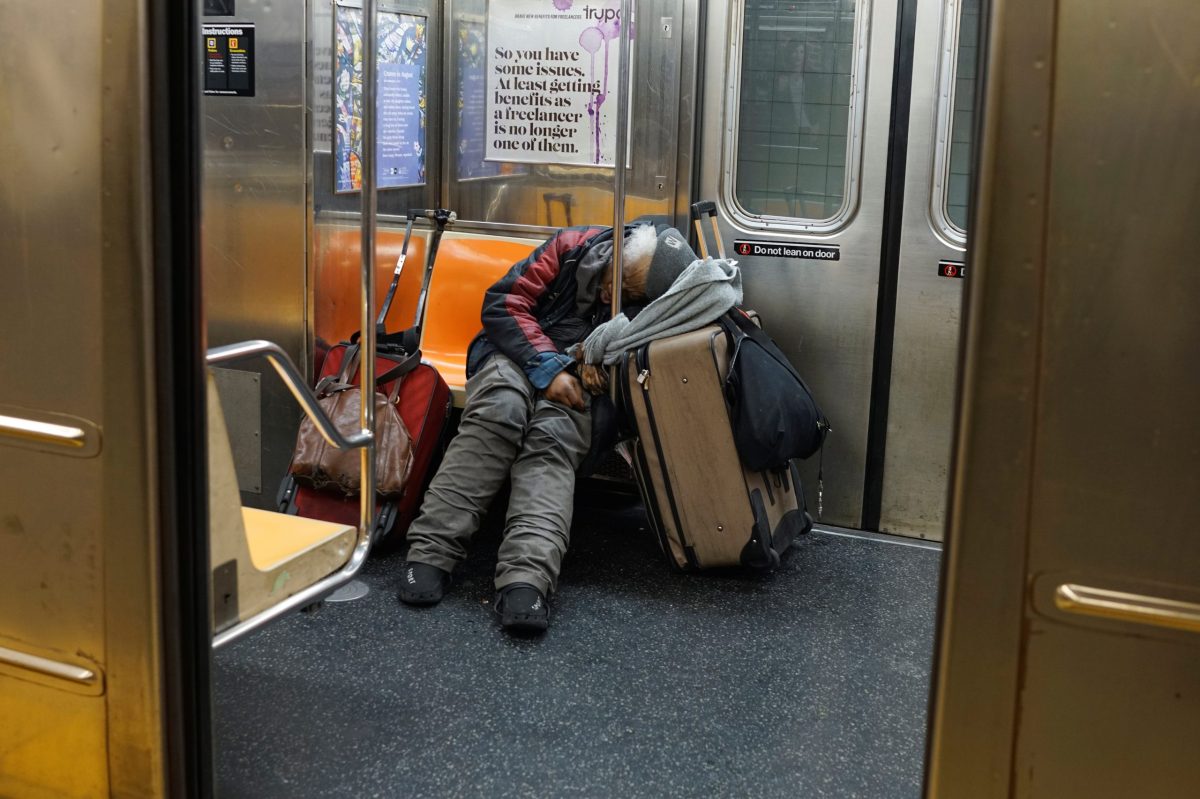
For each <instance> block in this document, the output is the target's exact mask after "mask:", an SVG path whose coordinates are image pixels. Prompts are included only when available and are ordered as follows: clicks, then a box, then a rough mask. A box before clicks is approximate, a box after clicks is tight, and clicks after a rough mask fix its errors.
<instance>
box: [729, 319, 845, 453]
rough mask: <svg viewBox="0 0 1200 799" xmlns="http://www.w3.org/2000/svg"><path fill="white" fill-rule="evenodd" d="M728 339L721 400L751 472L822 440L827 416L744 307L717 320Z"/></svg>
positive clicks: (810, 450) (814, 446) (810, 449)
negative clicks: (727, 356)
mask: <svg viewBox="0 0 1200 799" xmlns="http://www.w3.org/2000/svg"><path fill="white" fill-rule="evenodd" d="M718 323H719V324H720V325H721V327H722V329H723V330H724V331H725V335H726V337H727V338H728V341H729V351H730V360H729V374H728V376H726V378H725V401H726V403H727V404H728V405H729V419H730V423H731V425H732V427H733V440H734V442H735V443H736V445H737V450H738V455H739V456H740V457H741V459H742V463H743V464H745V466H746V468H747V469H750V470H752V471H767V470H779V469H785V468H787V465H788V461H790V460H792V459H793V458H801V459H803V458H808V457H810V456H811V455H813V453H815V452H816V451H817V450H819V449H820V448H821V446H822V445H823V444H824V443H825V436H826V435H827V434H828V433H829V430H830V427H829V420H828V419H827V418H826V417H825V414H824V413H822V412H821V409H820V408H819V407H818V406H817V401H816V399H814V398H813V394H812V391H810V390H809V388H808V386H807V385H806V384H805V382H804V380H803V379H801V377H800V375H799V373H798V372H797V371H796V369H795V367H793V366H792V365H791V363H789V362H788V359H787V356H786V355H784V354H783V352H782V351H781V350H780V349H779V347H778V345H776V344H775V342H774V341H772V340H771V337H770V336H768V335H767V334H766V333H764V332H763V331H762V330H761V329H760V328H759V327H758V325H756V324H755V323H754V321H753V320H752V319H751V318H750V317H749V316H747V315H746V313H745V312H743V311H741V310H739V309H737V308H734V309H733V310H731V311H730V312H729V313H727V314H726V315H725V316H723V317H721V319H720V320H719V322H718Z"/></svg>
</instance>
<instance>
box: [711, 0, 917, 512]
mask: <svg viewBox="0 0 1200 799" xmlns="http://www.w3.org/2000/svg"><path fill="white" fill-rule="evenodd" d="M706 30H707V39H706V42H705V53H706V55H705V56H704V58H703V61H702V63H703V64H704V72H703V76H704V85H703V103H704V105H703V112H702V121H701V124H700V126H699V127H700V136H701V142H700V148H701V152H702V156H703V157H702V167H701V173H700V186H699V192H698V194H699V196H700V197H704V198H709V197H712V198H716V199H717V202H718V206H719V208H720V217H721V230H722V235H723V237H724V239H725V241H726V242H727V243H728V245H729V249H730V250H731V253H730V257H733V258H735V259H737V260H738V262H739V264H740V265H741V267H742V270H743V277H744V283H745V298H746V299H745V304H746V305H747V307H751V308H754V309H755V310H757V311H758V312H759V313H760V314H761V315H762V317H763V320H764V324H765V327H766V329H767V331H768V332H769V333H770V334H771V335H772V336H773V337H774V338H775V340H776V341H778V342H779V344H780V346H781V347H782V348H783V350H784V351H785V352H786V353H787V355H788V357H789V358H791V359H792V361H793V363H795V364H796V365H797V367H798V368H799V370H800V372H801V374H802V375H804V377H805V379H806V380H807V381H808V382H809V384H810V385H811V387H812V389H813V391H814V392H815V393H816V395H817V398H818V400H819V402H820V403H821V406H822V408H823V409H824V410H825V412H826V414H827V415H828V416H829V419H830V422H831V425H832V427H833V433H832V434H831V435H830V437H829V439H828V442H827V443H826V446H825V452H824V457H823V466H824V468H823V472H824V492H823V502H822V503H820V504H819V503H818V496H817V493H818V492H817V472H818V462H819V461H820V458H818V457H816V456H814V457H813V458H811V459H810V460H809V461H808V462H807V463H806V464H805V466H804V469H805V471H804V475H805V488H806V492H807V495H808V501H809V506H810V510H812V512H813V515H814V516H816V515H817V513H816V511H817V509H818V508H819V507H820V509H821V511H822V513H821V520H822V521H824V522H827V523H831V524H837V525H843V526H847V527H860V526H861V525H862V521H863V515H862V509H863V481H864V474H865V464H866V455H867V426H868V417H869V412H870V405H871V372H872V361H873V351H874V344H875V318H876V298H877V294H878V284H879V262H880V246H881V241H882V224H883V212H884V192H885V177H886V171H887V152H888V141H889V116H890V111H891V109H890V103H891V88H892V72H893V61H894V58H895V34H896V3H895V0H879V1H878V2H875V3H870V2H866V0H836V2H829V0H819V1H818V0H796V1H795V2H790V3H787V4H779V3H775V2H767V0H745V2H736V1H735V2H713V3H709V4H708V18H707V24H706ZM868 63H869V64H870V70H869V71H868V69H867V65H868ZM735 242H736V243H735Z"/></svg>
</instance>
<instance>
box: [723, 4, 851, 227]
mask: <svg viewBox="0 0 1200 799" xmlns="http://www.w3.org/2000/svg"><path fill="white" fill-rule="evenodd" d="M861 16H864V15H860V14H858V3H857V2H855V0H832V1H831V0H789V1H788V2H778V0H747V2H746V3H745V4H744V7H743V19H742V26H741V28H742V52H741V70H740V71H739V73H738V75H737V76H735V77H734V78H733V80H734V81H735V85H733V86H731V89H732V90H733V96H734V97H735V98H736V100H735V102H736V103H737V106H736V107H737V111H738V113H737V115H736V118H737V139H736V143H735V144H734V143H731V144H732V145H733V147H735V148H736V150H735V153H727V161H726V163H727V164H730V165H731V166H732V169H733V179H732V180H731V181H728V184H729V185H731V186H732V189H733V192H732V197H730V198H729V199H731V200H732V201H733V203H732V205H733V208H734V209H735V213H736V212H738V211H740V212H741V213H742V214H744V215H746V216H749V217H751V218H756V221H759V222H763V221H767V219H769V218H771V217H776V218H783V219H786V220H788V222H787V223H785V224H791V225H794V226H796V227H800V228H804V229H810V230H812V229H831V228H834V227H836V226H837V225H839V224H840V223H841V221H842V220H843V219H845V218H846V217H848V216H849V214H850V210H851V208H850V205H851V200H852V198H853V194H854V192H852V191H851V187H852V186H854V185H855V182H856V176H855V174H854V173H855V170H856V167H857V158H856V157H854V154H855V153H857V151H858V147H857V143H858V140H859V135H860V134H859V124H858V121H859V119H860V114H859V109H860V108H861V102H860V90H859V89H857V88H856V86H857V83H858V82H857V81H856V80H855V75H856V74H857V73H858V71H859V69H858V67H859V62H860V56H861V54H862V52H864V45H863V41H864V38H865V36H864V32H863V31H860V30H859V29H860V27H861V26H860V24H859V21H860V17H861ZM730 155H735V157H729V156H730ZM797 222H798V223H799V224H797Z"/></svg>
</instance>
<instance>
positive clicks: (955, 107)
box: [931, 0, 979, 244]
mask: <svg viewBox="0 0 1200 799" xmlns="http://www.w3.org/2000/svg"><path fill="white" fill-rule="evenodd" d="M942 40H943V44H942V66H941V84H940V87H941V88H940V95H941V96H940V102H939V110H938V145H937V160H936V164H937V166H936V168H935V181H934V192H933V207H932V209H931V210H932V212H933V221H934V224H935V226H936V227H937V228H938V229H939V230H941V232H942V233H943V234H944V235H945V236H947V237H948V238H949V239H951V240H952V241H954V242H956V243H959V244H963V243H965V242H966V235H967V202H968V192H969V189H970V184H971V164H972V160H971V143H972V136H973V129H972V128H973V126H972V118H973V114H974V111H975V88H976V80H975V77H976V72H975V70H976V57H977V55H978V51H979V0H949V2H948V3H947V4H946V26H945V30H944V32H943V39H942Z"/></svg>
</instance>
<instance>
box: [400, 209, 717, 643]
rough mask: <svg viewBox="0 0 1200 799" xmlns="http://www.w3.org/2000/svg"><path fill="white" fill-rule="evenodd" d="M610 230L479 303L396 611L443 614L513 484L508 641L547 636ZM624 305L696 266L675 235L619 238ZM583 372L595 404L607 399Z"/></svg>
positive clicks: (547, 246) (552, 248)
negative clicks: (472, 549)
mask: <svg viewBox="0 0 1200 799" xmlns="http://www.w3.org/2000/svg"><path fill="white" fill-rule="evenodd" d="M613 246H614V245H613V234H612V229H611V228H602V227H572V228H565V229H563V230H561V231H559V232H558V233H557V234H556V235H554V236H553V237H552V238H551V239H550V240H548V241H547V242H545V243H544V244H542V245H541V246H540V247H538V248H537V249H536V250H535V251H534V252H533V253H532V254H531V255H530V256H529V257H528V258H526V259H525V260H523V261H521V262H520V263H517V264H515V265H514V266H513V267H512V269H510V270H509V271H508V273H507V274H506V275H505V276H504V277H503V278H501V279H500V280H499V281H498V282H497V283H496V284H495V285H494V286H492V287H491V288H490V289H488V291H487V293H486V295H485V296H484V300H483V311H482V321H483V331H482V332H480V333H479V335H478V336H476V337H475V340H474V341H473V342H471V347H470V349H469V350H468V356H467V377H468V380H467V402H466V407H465V408H464V410H463V415H462V422H461V424H460V426H459V429H458V435H456V436H455V437H454V439H453V441H451V443H450V447H449V449H448V450H447V452H446V457H445V459H444V460H443V461H442V465H441V467H440V468H439V469H438V472H437V474H436V475H435V476H434V478H433V481H432V482H431V484H430V486H429V491H428V492H427V493H426V495H425V497H424V500H423V502H422V506H421V515H420V516H419V517H418V518H417V519H416V521H414V522H413V524H412V526H411V527H410V528H409V531H408V542H409V551H408V560H407V562H406V563H405V564H404V567H403V572H402V575H401V583H400V599H401V600H402V601H403V602H406V603H408V604H410V605H433V604H436V603H437V602H439V601H440V600H441V599H442V597H443V595H444V594H445V592H446V589H447V587H448V586H449V584H450V575H451V572H452V571H453V570H454V567H455V566H456V565H457V564H458V563H460V562H462V560H463V559H464V558H465V557H466V554H467V546H468V544H469V543H470V540H471V537H472V536H473V535H474V534H475V531H476V530H477V529H478V528H479V524H480V521H481V520H482V518H483V516H484V514H485V513H486V512H487V510H488V506H489V505H490V504H491V502H492V499H493V498H494V497H495V496H496V493H497V492H498V491H499V490H500V488H501V486H503V485H504V481H505V480H506V479H511V482H512V491H511V496H510V498H509V502H508V514H507V519H506V523H505V529H504V539H503V542H502V543H501V545H500V551H499V553H498V562H497V564H496V576H495V587H496V591H497V594H496V602H495V609H496V612H497V613H498V614H499V616H500V623H501V624H502V625H503V626H504V628H505V629H508V630H513V631H523V632H540V631H543V630H545V629H546V627H547V625H548V623H549V608H548V606H547V599H548V597H549V596H550V594H551V593H552V592H553V591H554V590H555V586H556V584H557V580H558V574H559V570H560V569H561V567H562V561H563V556H564V555H565V554H566V551H567V543H568V539H569V535H570V529H571V511H572V505H573V500H574V492H575V471H576V469H577V468H578V467H579V464H580V462H581V461H582V460H583V458H584V456H585V455H586V454H587V451H588V447H589V444H590V441H591V414H590V410H589V406H590V396H589V394H588V391H587V390H585V388H584V386H583V384H582V383H581V382H580V379H579V377H578V376H576V374H575V373H574V372H575V370H576V364H577V361H576V358H575V357H573V356H572V355H568V354H567V351H568V350H573V351H578V349H579V348H576V347H575V346H574V345H576V344H580V343H582V342H583V340H584V338H586V337H587V336H588V334H589V333H591V332H592V331H593V330H594V329H595V328H596V326H597V325H599V324H600V323H602V322H604V320H605V319H607V317H608V310H609V300H610V297H609V292H610V286H611V267H612V253H613ZM622 254H623V268H622V286H623V287H622V292H621V293H622V299H623V300H624V301H625V302H627V303H635V302H636V303H641V302H646V301H650V300H654V299H655V298H657V297H660V296H661V295H663V294H665V293H666V292H667V290H668V288H670V287H671V284H672V282H673V281H674V280H675V278H676V277H677V276H678V275H679V274H680V273H682V272H683V271H684V269H686V268H687V267H688V266H689V265H691V264H692V263H693V262H694V261H695V260H696V256H695V254H694V253H693V252H692V250H691V248H690V247H689V246H688V244H687V240H686V239H685V238H684V236H683V235H681V234H680V233H679V232H678V231H677V230H675V229H673V228H669V227H664V226H658V227H656V226H653V225H649V224H640V225H632V226H627V227H626V229H625V236H624V249H623V253H622ZM583 368H584V369H585V370H587V377H588V380H587V382H588V384H589V386H590V388H591V389H592V390H599V389H600V388H601V387H602V385H603V380H602V379H600V374H601V373H600V372H599V371H598V370H597V369H596V367H583Z"/></svg>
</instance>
